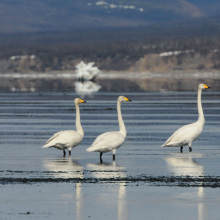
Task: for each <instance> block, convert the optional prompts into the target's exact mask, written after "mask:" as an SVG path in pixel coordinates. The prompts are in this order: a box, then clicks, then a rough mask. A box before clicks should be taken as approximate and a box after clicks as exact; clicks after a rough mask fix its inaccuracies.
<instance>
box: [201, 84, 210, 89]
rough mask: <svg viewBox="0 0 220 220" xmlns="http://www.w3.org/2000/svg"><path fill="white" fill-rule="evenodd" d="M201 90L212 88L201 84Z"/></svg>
mask: <svg viewBox="0 0 220 220" xmlns="http://www.w3.org/2000/svg"><path fill="white" fill-rule="evenodd" d="M199 89H211V87H209V86H207V85H205V84H203V83H201V84H199Z"/></svg>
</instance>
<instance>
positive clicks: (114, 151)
mask: <svg viewBox="0 0 220 220" xmlns="http://www.w3.org/2000/svg"><path fill="white" fill-rule="evenodd" d="M112 153H113V161H115V153H116V149H114V150H113V151H112Z"/></svg>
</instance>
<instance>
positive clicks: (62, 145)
mask: <svg viewBox="0 0 220 220" xmlns="http://www.w3.org/2000/svg"><path fill="white" fill-rule="evenodd" d="M74 103H75V106H76V131H73V130H65V131H59V132H57V133H55V134H54V135H53V136H52V137H51V138H50V139H49V140H48V141H47V142H46V144H45V145H44V146H43V147H42V148H51V147H54V148H57V149H59V150H63V154H64V156H65V154H66V152H65V149H68V150H69V155H71V149H72V148H73V147H76V146H77V145H79V144H80V143H81V141H82V139H83V137H84V131H83V129H82V126H81V122H80V111H79V103H85V101H83V100H82V99H79V98H76V99H75V100H74Z"/></svg>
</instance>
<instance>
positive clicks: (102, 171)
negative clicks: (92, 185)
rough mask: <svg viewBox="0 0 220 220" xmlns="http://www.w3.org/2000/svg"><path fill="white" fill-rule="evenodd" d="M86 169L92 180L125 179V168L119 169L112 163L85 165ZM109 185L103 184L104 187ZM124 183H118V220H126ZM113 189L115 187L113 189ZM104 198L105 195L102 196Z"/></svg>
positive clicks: (126, 209) (126, 208)
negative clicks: (88, 170) (90, 172)
mask: <svg viewBox="0 0 220 220" xmlns="http://www.w3.org/2000/svg"><path fill="white" fill-rule="evenodd" d="M87 167H88V169H90V170H92V171H93V172H92V175H93V177H94V178H98V179H99V178H100V179H101V178H118V177H121V178H123V177H126V172H125V167H119V166H117V165H116V162H115V161H113V162H112V163H98V164H92V163H89V164H87ZM107 184H110V183H105V185H107ZM125 185H126V183H124V182H120V183H119V189H118V191H117V192H115V193H117V197H118V220H122V219H123V220H125V219H128V207H127V200H126V186H125ZM114 189H115V187H114ZM104 196H106V195H104Z"/></svg>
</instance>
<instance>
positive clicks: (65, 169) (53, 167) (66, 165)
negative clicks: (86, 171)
mask: <svg viewBox="0 0 220 220" xmlns="http://www.w3.org/2000/svg"><path fill="white" fill-rule="evenodd" d="M43 164H44V167H45V168H46V169H48V170H49V171H52V172H54V173H52V175H53V176H54V177H56V178H83V167H82V166H81V165H80V164H79V163H78V162H77V161H76V160H74V159H72V158H71V157H67V158H65V157H62V158H61V157H60V158H57V159H45V160H44V161H43Z"/></svg>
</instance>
